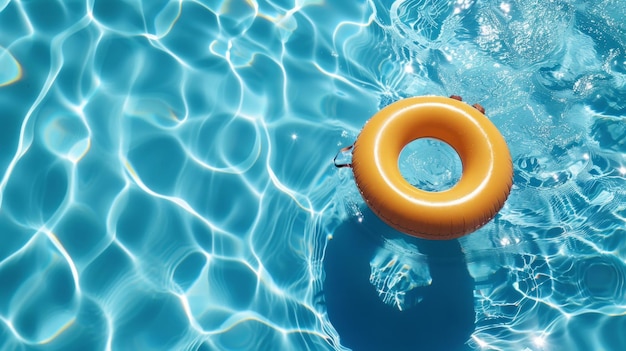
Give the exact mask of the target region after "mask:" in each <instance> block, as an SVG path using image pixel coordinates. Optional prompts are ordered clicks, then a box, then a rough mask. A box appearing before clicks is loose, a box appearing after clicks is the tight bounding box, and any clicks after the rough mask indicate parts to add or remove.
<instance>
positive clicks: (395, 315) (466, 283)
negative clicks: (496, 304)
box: [323, 211, 475, 351]
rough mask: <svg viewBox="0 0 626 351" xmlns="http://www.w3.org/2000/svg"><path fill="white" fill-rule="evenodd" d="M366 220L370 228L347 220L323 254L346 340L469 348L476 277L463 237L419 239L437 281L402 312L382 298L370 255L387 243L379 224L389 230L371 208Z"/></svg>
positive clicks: (382, 346)
mask: <svg viewBox="0 0 626 351" xmlns="http://www.w3.org/2000/svg"><path fill="white" fill-rule="evenodd" d="M367 212H369V211H367ZM366 221H367V223H368V224H367V228H368V230H366V229H365V228H366V226H363V225H361V224H359V223H355V222H351V221H348V222H345V223H343V224H342V225H341V226H340V227H339V228H338V229H337V230H336V232H335V233H334V235H333V239H332V240H330V241H329V243H328V246H327V250H326V254H325V259H324V270H325V274H326V279H325V281H324V286H323V289H324V299H325V303H326V308H327V311H328V316H329V318H330V321H331V323H332V324H333V326H334V327H335V329H336V330H337V332H338V333H339V336H340V339H341V343H342V345H344V346H346V347H349V348H351V349H353V350H354V351H369V350H372V351H375V350H376V351H378V350H397V351H402V350H444V351H448V350H449V351H459V350H468V349H469V346H467V345H465V343H466V342H467V341H468V340H469V338H470V336H471V334H472V332H473V331H474V322H475V312H474V300H473V289H474V281H473V279H472V277H471V276H470V274H469V272H468V269H467V265H466V262H465V258H464V256H463V253H462V251H461V247H460V245H459V242H458V241H457V240H450V241H428V240H419V239H414V243H415V244H416V246H417V248H418V250H419V252H420V253H421V254H423V255H426V257H427V261H428V266H429V267H428V268H429V270H430V275H431V277H432V283H431V284H430V285H429V286H425V287H420V288H418V290H419V294H420V295H421V296H420V298H421V302H419V303H417V304H416V305H414V306H413V307H411V308H408V309H406V310H403V311H400V310H399V309H397V308H395V307H393V306H390V305H387V304H385V303H383V302H382V301H381V299H380V298H379V296H378V293H377V291H376V289H375V287H374V286H373V285H372V284H370V281H369V277H370V260H371V259H372V257H373V255H374V254H375V252H376V250H377V249H378V248H380V247H381V245H382V242H383V238H382V237H381V236H380V235H377V234H376V233H377V232H378V231H377V229H381V228H383V230H386V231H388V229H384V228H385V227H386V225H385V224H383V223H382V222H381V221H380V220H378V219H377V218H375V216H373V215H371V212H369V216H368V215H367V214H366ZM371 233H374V234H373V235H372V234H371ZM378 233H380V232H378ZM412 240H413V239H412ZM404 254H408V253H404Z"/></svg>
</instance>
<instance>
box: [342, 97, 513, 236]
mask: <svg viewBox="0 0 626 351" xmlns="http://www.w3.org/2000/svg"><path fill="white" fill-rule="evenodd" d="M419 138H435V139H438V140H441V141H443V142H445V143H447V144H449V145H450V146H451V147H452V148H454V150H455V151H456V152H457V153H458V154H459V157H460V158H461V163H462V165H463V174H462V176H461V179H460V180H459V181H458V183H457V184H455V185H454V186H453V187H452V188H450V189H448V190H445V191H440V192H429V191H424V190H421V189H418V188H416V187H414V186H413V185H411V184H410V183H409V182H408V181H406V180H405V179H404V177H403V176H402V174H401V173H400V169H399V167H398V158H399V156H400V152H401V151H402V149H403V148H404V147H405V146H406V145H407V144H409V143H410V142H412V141H414V140H416V139H419ZM352 169H353V172H354V178H355V181H356V184H357V187H358V188H359V190H360V192H361V195H362V196H363V198H364V199H365V202H366V203H367V205H368V206H369V207H370V208H371V209H372V211H373V212H374V213H375V214H376V215H378V216H379V217H380V218H381V219H382V220H383V221H384V222H386V223H387V224H389V225H390V226H392V227H393V228H395V229H397V230H399V231H401V232H404V233H406V234H410V235H413V236H416V237H419V238H424V239H438V240H444V239H454V238H459V237H461V236H463V235H466V234H468V233H471V232H473V231H475V230H476V229H478V228H480V227H481V226H483V225H484V224H486V223H487V222H489V221H490V220H491V219H492V218H493V217H494V216H495V215H496V213H497V212H498V211H500V209H501V208H502V206H503V205H504V201H505V200H506V199H507V197H508V195H509V192H510V190H511V186H512V183H513V165H512V163H511V155H510V152H509V149H508V147H507V145H506V142H505V141H504V138H503V137H502V135H501V134H500V132H499V131H498V129H497V128H496V127H495V126H494V125H493V123H491V121H490V120H489V119H488V118H487V117H486V116H485V115H484V114H483V113H481V112H480V111H478V110H477V109H476V108H474V107H472V106H469V105H467V104H466V103H464V102H461V101H458V100H456V99H452V98H446V97H434V96H428V97H426V96H422V97H414V98H408V99H404V100H401V101H398V102H396V103H393V104H391V105H389V106H387V107H385V108H384V109H382V110H381V111H379V112H378V113H377V114H376V115H374V117H372V118H371V119H370V120H369V121H368V122H367V123H366V124H365V127H363V130H362V131H361V133H360V134H359V136H358V138H357V140H356V142H355V143H354V149H353V151H352Z"/></svg>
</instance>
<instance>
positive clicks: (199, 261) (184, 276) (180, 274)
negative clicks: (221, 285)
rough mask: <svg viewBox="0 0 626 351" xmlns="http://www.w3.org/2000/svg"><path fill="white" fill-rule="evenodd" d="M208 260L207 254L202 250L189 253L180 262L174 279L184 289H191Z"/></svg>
mask: <svg viewBox="0 0 626 351" xmlns="http://www.w3.org/2000/svg"><path fill="white" fill-rule="evenodd" d="M206 261H207V260H206V256H205V255H203V254H202V253H200V252H193V253H191V254H189V255H188V256H187V257H185V259H183V260H182V261H181V262H180V263H179V264H178V266H177V267H176V270H175V271H174V275H173V276H172V279H173V280H174V282H175V283H176V284H178V285H179V286H180V287H181V288H182V289H183V290H187V289H189V288H190V287H191V286H192V285H193V284H194V283H195V282H196V280H197V279H198V278H199V277H200V274H201V273H202V269H203V268H204V265H205V264H206Z"/></svg>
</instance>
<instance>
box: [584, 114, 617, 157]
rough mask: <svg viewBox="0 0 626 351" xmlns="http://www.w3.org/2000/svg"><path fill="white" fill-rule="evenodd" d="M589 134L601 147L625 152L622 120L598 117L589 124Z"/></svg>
mask: <svg viewBox="0 0 626 351" xmlns="http://www.w3.org/2000/svg"><path fill="white" fill-rule="evenodd" d="M590 134H591V137H592V138H593V139H594V140H595V141H597V142H598V144H599V146H600V147H601V148H603V149H605V150H613V151H618V152H626V126H625V125H624V121H622V120H618V119H609V118H598V119H596V120H595V122H594V123H593V125H592V126H591V130H590Z"/></svg>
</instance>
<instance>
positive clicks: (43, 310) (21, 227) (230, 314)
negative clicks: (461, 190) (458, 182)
mask: <svg viewBox="0 0 626 351" xmlns="http://www.w3.org/2000/svg"><path fill="white" fill-rule="evenodd" d="M625 15H626V7H625V6H624V5H623V4H621V2H619V1H617V0H592V1H578V0H554V1H521V0H508V1H491V0H484V1H483V0H476V1H475V0H454V1H453V0H437V1H422V0H404V1H385V0H369V1H345V2H344V1H322V0H274V1H254V0H247V1H245V0H232V1H229V0H226V1H203V0H195V1H168V0H159V1H139V0H107V1H104V0H80V1H79V0H69V1H54V0H51V1H26V0H5V1H1V0H0V106H2V111H1V112H0V117H2V128H0V169H1V170H2V172H1V173H0V209H1V210H0V238H1V240H2V245H0V297H1V298H0V350H5V349H6V350H38V349H45V350H70V349H90V350H99V349H102V350H107V349H113V350H118V349H128V348H129V347H131V348H132V349H137V350H139V349H141V350H145V349H181V350H251V349H256V350H268V349H281V350H326V349H328V350H332V349H345V347H346V346H350V345H347V344H346V345H343V344H342V343H343V342H344V340H350V339H349V335H347V334H346V335H340V333H338V331H339V332H342V330H338V329H336V325H334V324H333V323H331V322H332V321H331V319H329V316H328V314H327V307H326V303H325V298H324V293H325V291H324V288H323V285H324V278H325V275H326V273H328V272H325V271H324V269H323V262H324V261H325V258H326V257H325V254H326V248H327V245H329V243H331V242H332V241H333V240H334V238H336V239H339V238H338V236H339V235H341V234H343V232H341V231H338V230H337V229H338V228H345V227H348V228H350V230H351V231H361V230H365V229H367V228H368V227H367V224H368V222H367V220H365V221H363V220H362V219H363V218H367V216H366V215H364V214H363V211H364V207H363V202H362V200H361V199H360V198H359V195H358V193H357V192H356V190H355V188H354V184H353V181H352V179H351V175H350V172H349V170H348V169H342V170H335V169H334V168H333V167H332V162H331V160H332V157H333V156H334V155H335V153H336V151H337V149H338V148H340V147H342V146H346V145H349V144H351V143H352V142H353V141H354V138H355V137H356V135H357V133H358V130H359V129H360V128H361V126H362V125H363V123H364V122H365V121H366V120H367V119H368V118H369V117H370V116H371V115H373V114H374V113H375V112H376V111H377V110H378V109H379V108H381V107H383V106H385V105H387V104H389V103H390V102H393V101H396V100H398V99H400V98H402V97H407V96H413V95H424V94H436V95H450V94H459V95H462V96H463V97H464V98H465V100H466V101H471V102H480V103H481V104H482V105H483V106H485V108H486V109H487V111H488V115H489V117H490V118H491V119H492V120H493V121H494V123H495V124H496V125H497V126H498V127H499V128H500V130H501V131H502V133H503V134H504V136H505V138H506V139H507V140H508V142H509V145H510V148H511V152H512V156H513V159H514V163H515V169H516V173H515V185H514V189H513V191H512V193H511V197H510V199H509V201H508V202H507V204H506V206H505V207H504V209H503V210H502V212H501V214H500V215H499V216H498V217H497V218H496V219H495V221H494V222H492V223H490V224H489V225H487V226H486V227H484V228H483V229H481V230H480V231H479V232H477V233H475V234H472V235H470V236H468V237H466V238H464V239H462V240H460V247H461V249H462V252H463V255H464V257H465V258H464V260H465V261H466V263H467V271H468V272H469V274H470V275H471V278H472V279H473V280H474V283H475V285H474V289H473V292H472V296H473V301H474V305H473V306H472V308H473V310H474V313H475V328H474V330H473V332H472V333H471V335H469V336H468V338H467V340H466V341H465V347H467V348H468V349H476V350H482V349H484V350H510V349H511V347H514V348H515V349H526V350H556V349H568V350H592V349H607V350H613V349H619V347H623V346H624V345H626V340H624V337H623V336H622V334H620V332H617V331H620V330H623V328H624V325H625V323H626V320H625V319H624V318H623V315H624V312H625V311H626V296H625V295H624V292H623V291H624V285H625V284H626V283H625V277H626V266H625V263H624V262H625V260H626V245H625V244H623V242H622V240H621V239H622V236H623V234H624V230H623V228H622V227H623V223H624V221H625V220H626V218H625V217H626V207H625V205H624V203H626V202H625V200H626V193H625V191H624V190H623V189H624V185H625V184H624V183H625V181H624V180H625V176H626V159H625V157H624V154H625V152H626V147H625V145H626V131H625V130H624V128H623V118H624V116H625V115H626V104H625V103H624V101H623V96H625V95H626V42H625V41H626V40H625V39H624V38H626V25H624V22H623V18H624V16H625ZM429 150H430V149H429ZM419 157H420V155H419V150H417V151H415V153H414V154H411V155H409V156H408V157H407V160H408V161H407V162H411V160H416V159H419ZM400 167H401V168H402V169H409V170H411V169H416V167H412V165H410V164H403V165H400ZM440 173H441V174H448V173H446V172H440ZM448 175H449V174H448ZM408 178H409V179H418V178H419V175H411V176H409V177H408ZM443 181H444V182H445V181H446V180H445V179H444V180H443ZM433 182H434V183H436V179H435V180H433ZM355 219H356V220H355ZM353 220H354V221H353ZM336 231H337V232H336ZM374 235H376V234H374ZM331 239H332V240H331ZM417 251H418V249H416V248H415V247H413V246H410V245H405V243H404V242H403V241H402V240H399V241H397V240H388V241H387V242H386V244H385V245H384V246H382V247H381V248H380V249H379V250H377V251H376V253H374V254H373V255H372V257H368V258H367V259H368V261H369V263H367V264H366V266H365V269H366V271H367V272H369V273H367V274H368V275H369V277H366V280H367V284H370V285H372V286H374V287H375V289H378V290H377V293H378V297H379V298H380V299H381V300H382V301H381V303H382V304H388V305H389V306H391V308H394V309H408V310H410V309H411V308H419V307H420V304H421V303H424V302H425V301H427V299H423V296H425V295H423V294H424V293H427V291H428V289H429V288H431V287H432V286H434V285H435V284H437V279H436V277H435V274H436V272H434V271H433V269H432V267H431V269H430V270H429V269H428V267H427V266H425V263H424V262H425V261H426V259H425V258H424V257H425V256H424V255H422V254H421V253H419V252H417ZM346 265H348V262H346ZM431 274H432V275H433V276H432V277H431ZM409 297H410V298H409ZM590 326H591V329H589V328H590ZM363 337H364V338H367V337H370V336H369V335H364V336H363ZM373 344H374V343H372V345H373ZM403 347H406V349H413V348H415V345H404V346H403Z"/></svg>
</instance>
